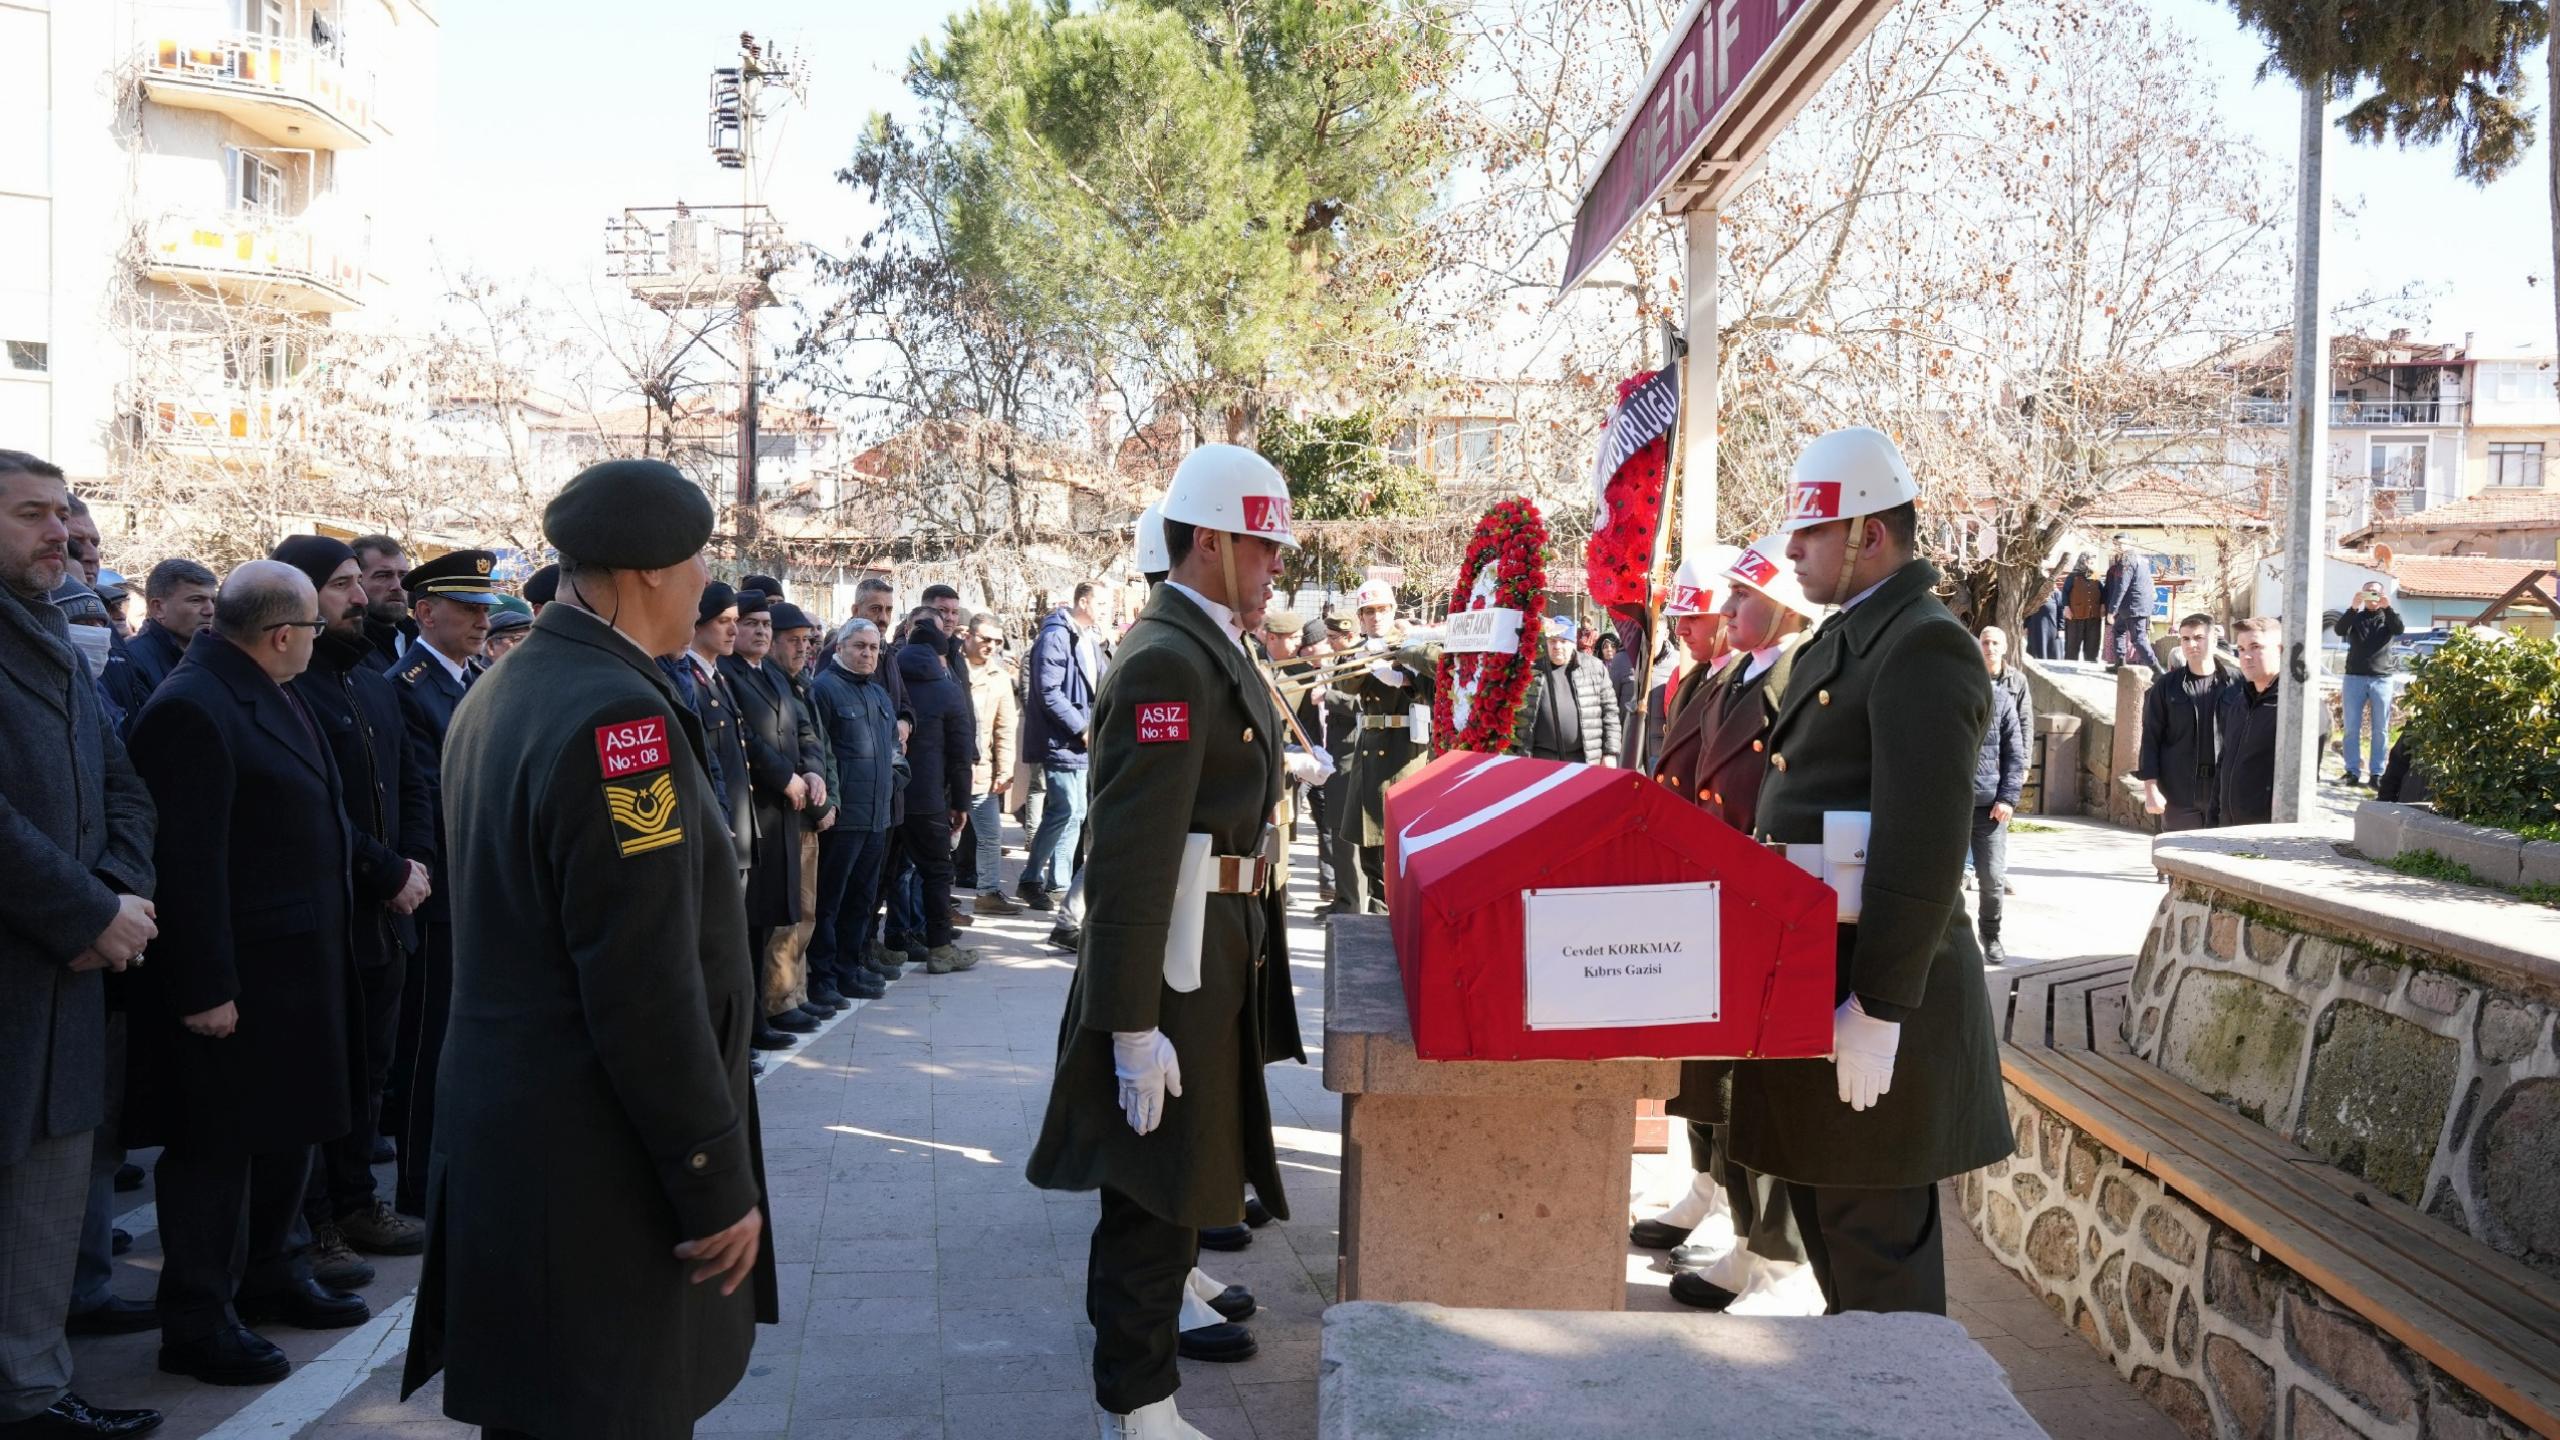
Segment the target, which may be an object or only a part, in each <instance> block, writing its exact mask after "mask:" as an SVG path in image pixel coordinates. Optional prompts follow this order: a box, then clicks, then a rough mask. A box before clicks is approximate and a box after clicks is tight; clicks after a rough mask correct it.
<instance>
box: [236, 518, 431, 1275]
mask: <svg viewBox="0 0 2560 1440" xmlns="http://www.w3.org/2000/svg"><path fill="white" fill-rule="evenodd" d="M271 558H273V559H277V560H281V561H283V562H284V563H285V564H287V565H290V566H292V567H293V568H295V569H296V570H299V571H301V572H302V573H303V574H305V575H307V576H310V577H311V583H312V585H313V587H314V588H316V589H317V590H318V591H319V592H320V618H321V619H323V620H326V621H328V622H329V628H328V629H326V630H323V631H321V632H320V639H319V641H318V643H317V644H315V645H314V646H313V647H312V652H311V666H310V668H309V669H307V670H304V671H303V672H302V673H301V674H300V675H297V676H295V677H294V678H293V680H292V682H291V688H292V690H293V692H294V693H295V694H296V695H299V696H300V697H302V703H303V707H304V708H305V709H307V710H309V711H310V712H311V718H312V720H313V721H314V722H315V723H316V724H317V725H318V726H319V727H320V738H321V739H322V740H324V741H325V742H327V744H328V746H329V752H330V754H332V755H333V756H335V757H336V758H337V762H338V782H339V792H340V794H341V796H342V797H343V798H344V800H345V802H346V812H347V825H348V828H349V830H350V831H351V833H352V835H353V838H354V841H355V865H354V868H353V871H352V879H353V882H354V893H353V900H354V907H355V926H354V930H355V962H356V993H357V998H358V999H359V1001H360V1002H361V1003H362V1006H363V1012H362V1013H363V1024H362V1025H361V1027H360V1028H359V1029H358V1032H357V1033H358V1036H359V1038H361V1040H362V1041H363V1045H364V1066H365V1072H364V1073H365V1093H364V1104H363V1106H362V1107H361V1108H360V1109H359V1110H357V1112H356V1115H355V1124H354V1125H353V1127H352V1128H350V1129H349V1130H348V1131H347V1133H346V1134H344V1135H342V1136H339V1137H338V1138H337V1139H335V1140H329V1141H324V1142H322V1144H321V1146H320V1154H319V1159H318V1161H317V1163H316V1164H314V1165H313V1167H312V1171H311V1183H310V1186H309V1187H308V1189H307V1190H306V1192H305V1198H304V1202H303V1215H304V1218H305V1219H307V1220H308V1221H309V1222H310V1224H311V1237H312V1238H311V1260H312V1275H313V1278H315V1279H317V1280H319V1281H320V1283H322V1284H324V1285H333V1286H336V1287H338V1288H340V1289H351V1288H353V1287H355V1286H359V1285H363V1284H365V1283H366V1282H368V1281H370V1280H371V1279H372V1278H373V1267H372V1266H370V1265H367V1264H366V1263H365V1262H364V1261H362V1260H361V1259H358V1258H357V1256H356V1254H355V1252H356V1251H359V1250H360V1251H363V1252H364V1253H365V1254H368V1255H415V1254H417V1253H418V1252H419V1251H421V1250H423V1249H425V1248H426V1246H427V1227H426V1226H425V1225H423V1224H421V1223H420V1222H418V1221H416V1220H413V1219H411V1218H409V1217H407V1216H405V1215H402V1214H400V1213H399V1212H397V1211H395V1210H393V1209H392V1208H391V1205H390V1203H389V1202H388V1201H386V1200H384V1199H382V1198H381V1197H380V1196H379V1195H377V1194H376V1193H375V1188H374V1179H373V1165H374V1156H375V1145H376V1142H377V1139H378V1137H379V1135H380V1126H381V1123H382V1092H383V1087H384V1085H385V1084H386V1083H388V1081H389V1080H390V1076H391V1054H392V1049H393V1046H394V1043H395V1042H396V1041H397V1040H398V1039H399V1034H400V990H401V986H402V983H403V981H404V980H405V978H406V976H407V972H408V952H409V949H410V947H411V946H412V945H414V944H415V943H416V942H417V929H416V925H415V923H414V922H413V920H412V918H411V917H412V916H414V915H415V914H416V913H417V910H418V907H419V906H420V905H422V904H424V903H425V902H426V899H427V896H428V894H429V893H430V891H431V890H432V888H433V886H432V883H431V881H430V879H429V870H428V867H429V865H430V864H432V863H433V861H434V859H435V847H436V836H435V831H434V829H433V828H432V825H433V819H434V817H433V815H432V814H431V813H430V810H429V807H428V803H427V778H426V775H425V772H423V771H422V770H421V769H420V768H419V767H418V763H417V761H416V759H415V758H414V757H413V756H412V755H411V754H410V751H409V730H408V726H407V722H406V721H404V720H403V719H402V717H401V714H400V695H399V692H398V691H397V690H395V689H394V688H392V684H391V681H390V679H389V677H387V676H385V675H383V674H382V673H380V672H379V671H377V670H375V669H374V668H373V666H372V665H371V664H370V663H369V662H370V661H371V659H372V657H373V655H374V649H373V646H372V644H371V643H370V642H368V641H367V640H366V639H365V634H364V621H365V612H366V604H365V593H364V585H363V582H362V580H361V579H360V578H359V574H358V570H357V561H356V556H355V552H354V551H353V550H351V549H349V548H347V547H346V546H345V545H343V544H341V543H339V542H338V541H336V540H333V539H330V538H329V537H328V536H325V535H295V536H292V537H290V538H288V539H287V540H286V541H285V542H284V543H283V544H281V545H278V546H277V547H276V549H275V554H274V555H273V557H271ZM421 1158H423V1157H421Z"/></svg>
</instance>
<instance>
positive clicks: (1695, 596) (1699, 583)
mask: <svg viewBox="0 0 2560 1440" xmlns="http://www.w3.org/2000/svg"><path fill="white" fill-rule="evenodd" d="M1741 555H1742V552H1741V551H1740V550H1737V549H1735V548H1734V547H1733V546H1731V545H1710V546H1708V547H1707V548H1706V549H1704V550H1702V551H1700V552H1698V553H1697V554H1695V555H1692V556H1690V557H1689V558H1688V559H1686V560H1683V561H1681V562H1680V568H1679V569H1678V570H1676V571H1674V572H1672V575H1671V598H1670V599H1668V600H1666V601H1664V602H1663V605H1662V615H1663V618H1664V619H1666V620H1677V619H1679V618H1680V617H1681V616H1683V615H1713V614H1714V613H1716V607H1717V606H1719V605H1722V604H1723V603H1724V596H1725V591H1726V589H1727V588H1729V587H1728V586H1727V584H1726V581H1725V574H1726V572H1727V571H1729V570H1731V569H1732V568H1733V562H1734V561H1735V560H1737V559H1739V558H1741Z"/></svg>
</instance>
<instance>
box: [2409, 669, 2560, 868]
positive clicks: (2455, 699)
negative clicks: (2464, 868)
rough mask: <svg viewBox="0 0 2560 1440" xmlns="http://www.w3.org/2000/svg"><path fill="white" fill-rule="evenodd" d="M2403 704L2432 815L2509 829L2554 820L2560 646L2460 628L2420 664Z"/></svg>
mask: <svg viewBox="0 0 2560 1440" xmlns="http://www.w3.org/2000/svg"><path fill="white" fill-rule="evenodd" d="M2407 703H2408V722H2407V728H2408V734H2409V743H2410V744H2411V745H2413V746H2415V747H2416V754H2417V759H2418V763H2419V764H2421V765H2424V766H2425V767H2426V770H2427V775H2428V778H2429V779H2430V780H2431V781H2432V782H2433V784H2434V786H2435V804H2436V809H2437V810H2438V811H2440V812H2442V813H2443V814H2446V815H2450V816H2452V817H2453V818H2454V819H2457V820H2465V821H2469V822H2471V823H2472V824H2475V825H2497V826H2503V827H2509V828H2514V827H2519V826H2521V827H2530V828H2532V829H2536V830H2539V829H2541V828H2542V827H2545V826H2549V825H2551V824H2553V823H2554V822H2555V821H2560V645H2555V644H2554V643H2553V642H2551V641H2549V640H2536V639H2532V638H2529V637H2524V636H2513V635H2510V636H2506V637H2504V638H2499V639H2491V638H2487V637H2485V636H2484V635H2483V634H2482V633H2481V632H2480V631H2477V630H2469V631H2464V632H2462V633H2460V634H2457V635H2455V636H2454V637H2453V638H2452V639H2451V640H2448V641H2446V642H2445V644H2444V645H2443V647H2442V648H2440V649H2438V650H2437V651H2436V653H2435V654H2434V655H2433V656H2431V657H2429V658H2428V659H2427V660H2425V661H2424V662H2422V663H2421V664H2420V665H2419V666H2418V667H2417V671H2416V677H2415V679H2413V680H2412V681H2411V683H2410V685H2409V691H2408V702H2407Z"/></svg>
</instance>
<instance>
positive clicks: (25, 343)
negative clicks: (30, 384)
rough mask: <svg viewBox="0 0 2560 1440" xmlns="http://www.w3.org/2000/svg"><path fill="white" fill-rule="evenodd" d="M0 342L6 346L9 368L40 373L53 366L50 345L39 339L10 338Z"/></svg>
mask: <svg viewBox="0 0 2560 1440" xmlns="http://www.w3.org/2000/svg"><path fill="white" fill-rule="evenodd" d="M0 343H5V344H6V345H7V346H8V353H9V368H10V369H12V370H26V371H31V372H33V373H35V374H38V375H41V374H43V373H45V372H46V371H48V370H51V369H52V368H53V357H52V347H51V346H49V345H47V344H45V343H44V342H43V341H41V340H10V341H6V342H0Z"/></svg>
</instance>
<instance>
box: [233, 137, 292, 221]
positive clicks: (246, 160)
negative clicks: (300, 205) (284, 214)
mask: <svg viewBox="0 0 2560 1440" xmlns="http://www.w3.org/2000/svg"><path fill="white" fill-rule="evenodd" d="M231 168H232V175H233V178H234V180H235V181H236V182H237V183H236V185H235V186H234V189H233V191H232V196H231V202H232V204H233V205H235V206H237V207H238V208H240V209H242V210H247V211H251V212H254V213H256V214H260V215H273V214H276V213H277V212H279V211H281V210H283V209H284V172H283V171H282V170H279V169H277V168H276V167H275V166H273V165H270V164H268V163H267V162H266V161H264V160H261V159H259V158H258V157H257V156H255V155H252V154H250V153H249V152H248V151H246V150H234V151H232V152H231Z"/></svg>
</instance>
